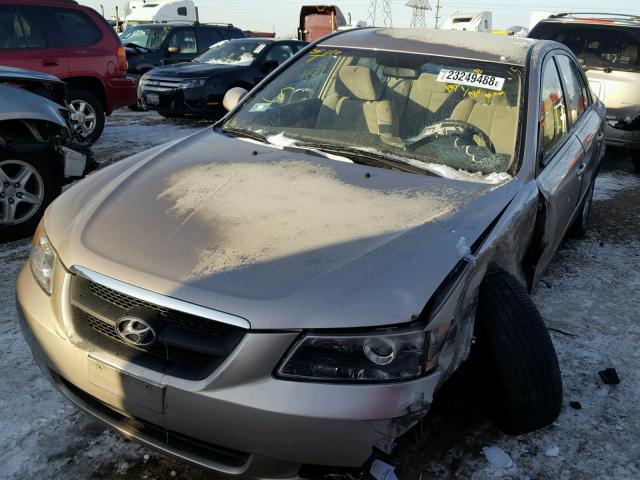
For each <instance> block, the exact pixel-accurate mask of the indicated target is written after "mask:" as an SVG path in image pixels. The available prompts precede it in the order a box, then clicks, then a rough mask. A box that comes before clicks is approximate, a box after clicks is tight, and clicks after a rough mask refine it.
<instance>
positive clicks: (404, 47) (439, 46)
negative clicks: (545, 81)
mask: <svg viewBox="0 0 640 480" xmlns="http://www.w3.org/2000/svg"><path fill="white" fill-rule="evenodd" d="M538 42H540V41H539V40H534V39H530V38H520V37H506V36H503V35H493V34H490V33H479V32H466V31H457V30H435V29H430V28H426V29H411V28H361V29H354V30H346V31H343V32H341V33H339V34H336V35H333V36H330V37H327V38H325V39H324V40H321V41H320V43H319V44H320V45H321V46H327V47H338V48H339V47H342V48H362V49H368V50H383V51H392V52H407V53H419V54H429V55H436V56H444V57H457V58H466V59H473V60H479V61H488V62H500V63H509V64H516V65H525V64H526V62H527V56H528V54H529V51H530V50H531V49H532V48H533V46H534V45H536V43H538Z"/></svg>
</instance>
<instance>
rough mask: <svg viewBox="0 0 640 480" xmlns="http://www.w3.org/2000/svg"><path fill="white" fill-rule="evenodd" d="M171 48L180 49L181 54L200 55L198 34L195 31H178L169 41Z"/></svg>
mask: <svg viewBox="0 0 640 480" xmlns="http://www.w3.org/2000/svg"><path fill="white" fill-rule="evenodd" d="M169 46H170V47H179V48H180V53H198V47H197V45H196V34H195V32H194V31H193V30H178V31H177V32H175V33H174V34H173V36H172V37H171V39H170V40H169Z"/></svg>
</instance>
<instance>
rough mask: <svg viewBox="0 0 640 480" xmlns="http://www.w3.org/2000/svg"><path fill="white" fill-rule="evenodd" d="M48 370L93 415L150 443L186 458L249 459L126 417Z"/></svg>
mask: <svg viewBox="0 0 640 480" xmlns="http://www.w3.org/2000/svg"><path fill="white" fill-rule="evenodd" d="M51 374H52V376H53V377H54V379H55V380H56V383H57V384H58V386H59V387H60V388H61V390H62V391H63V393H64V394H65V395H66V396H67V397H68V398H69V399H71V400H72V401H73V402H75V403H76V404H79V405H80V406H81V407H83V408H84V409H86V410H88V411H89V412H91V413H93V414H94V415H101V416H103V417H106V418H107V419H108V422H109V423H110V424H111V425H112V426H113V427H116V428H122V429H126V430H127V431H133V432H135V433H136V434H138V435H140V436H141V437H143V439H144V440H146V441H148V442H149V443H151V444H153V445H158V446H160V445H166V446H168V447H170V448H171V449H172V450H173V451H175V452H179V453H181V454H182V456H184V457H186V458H193V457H194V456H195V457H199V458H202V459H206V460H209V461H212V462H215V463H217V464H221V465H227V466H229V467H232V468H240V467H242V466H244V465H245V464H246V463H247V461H248V460H249V454H248V453H245V452H241V451H239V450H233V449H231V448H226V447H221V446H219V445H214V444H212V443H207V442H203V441H201V440H197V439H195V438H191V437H188V436H186V435H182V434H180V433H177V432H173V431H171V430H167V429H165V428H163V427H160V426H158V425H155V424H153V423H150V422H147V421H144V420H141V419H138V418H130V417H127V416H125V415H123V414H121V413H120V412H117V411H116V410H113V409H112V408H110V407H109V406H107V405H105V404H104V403H102V402H101V401H100V400H98V399H97V398H95V397H93V396H91V395H89V394H88V393H86V392H84V391H82V390H80V389H79V388H78V387H76V386H75V385H73V384H72V383H70V382H68V381H67V380H66V379H64V378H62V377H60V376H59V375H57V374H56V373H54V372H51Z"/></svg>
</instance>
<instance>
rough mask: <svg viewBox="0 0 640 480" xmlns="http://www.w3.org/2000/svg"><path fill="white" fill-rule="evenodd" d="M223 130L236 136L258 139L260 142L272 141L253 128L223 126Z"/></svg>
mask: <svg viewBox="0 0 640 480" xmlns="http://www.w3.org/2000/svg"><path fill="white" fill-rule="evenodd" d="M222 131H223V132H224V133H226V134H227V135H232V136H234V137H243V138H250V139H251V140H256V141H258V142H260V143H270V142H269V140H267V138H266V137H265V136H264V135H261V134H260V133H258V132H254V131H253V130H247V129H246V128H233V127H227V128H223V129H222Z"/></svg>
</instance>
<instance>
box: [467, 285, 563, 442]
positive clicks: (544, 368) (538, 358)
mask: <svg viewBox="0 0 640 480" xmlns="http://www.w3.org/2000/svg"><path fill="white" fill-rule="evenodd" d="M474 349H475V352H474V355H473V357H472V359H473V360H474V361H475V365H474V367H475V371H476V375H477V377H476V378H478V379H479V380H480V382H481V384H480V387H481V389H482V391H483V392H484V403H485V405H484V406H485V410H486V411H487V414H488V417H489V418H490V419H491V420H492V421H493V422H494V423H495V424H496V426H497V427H498V428H500V429H501V430H502V431H504V432H506V433H509V434H513V435H520V434H524V433H528V432H532V431H534V430H538V429H540V428H543V427H545V426H547V425H549V424H550V423H552V422H553V421H554V420H555V419H556V418H557V416H558V415H559V413H560V408H561V406H562V378H561V376H560V368H559V365H558V358H557V356H556V352H555V349H554V347H553V344H552V343H551V338H550V337H549V333H548V332H547V329H546V326H545V324H544V321H543V320H542V316H541V315H540V312H539V311H538V309H537V308H536V306H535V304H534V303H533V300H531V297H530V296H529V294H528V293H527V291H526V289H525V288H524V286H522V284H520V283H519V282H518V281H517V280H516V279H515V278H514V277H512V276H511V275H509V274H507V273H498V274H495V275H491V276H489V277H487V279H485V281H484V282H483V284H482V286H481V288H480V298H479V303H478V311H477V317H476V344H475V346H474Z"/></svg>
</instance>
